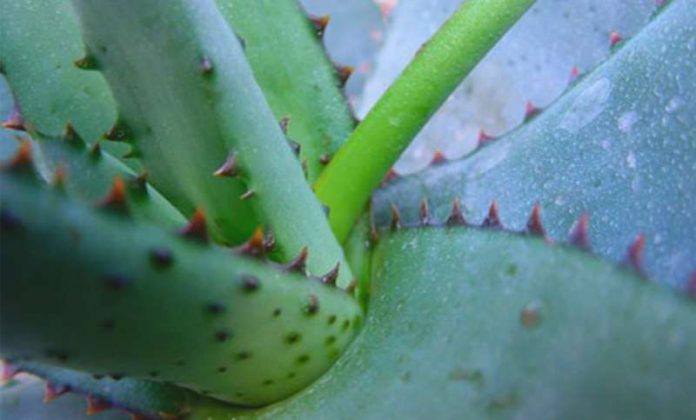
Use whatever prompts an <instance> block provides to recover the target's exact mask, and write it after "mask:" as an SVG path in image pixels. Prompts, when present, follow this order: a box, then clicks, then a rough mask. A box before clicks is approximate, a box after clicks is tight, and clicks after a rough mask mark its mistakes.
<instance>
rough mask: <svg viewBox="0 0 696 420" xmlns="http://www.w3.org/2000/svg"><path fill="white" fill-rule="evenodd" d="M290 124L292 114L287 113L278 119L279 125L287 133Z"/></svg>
mask: <svg viewBox="0 0 696 420" xmlns="http://www.w3.org/2000/svg"><path fill="white" fill-rule="evenodd" d="M288 125H290V115H286V116H284V117H283V118H281V119H280V121H278V126H279V127H280V129H281V130H282V131H283V134H285V135H287V134H288Z"/></svg>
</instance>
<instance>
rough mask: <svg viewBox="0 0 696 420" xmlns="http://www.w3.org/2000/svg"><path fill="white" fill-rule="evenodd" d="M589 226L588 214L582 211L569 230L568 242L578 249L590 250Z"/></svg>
mask: <svg viewBox="0 0 696 420" xmlns="http://www.w3.org/2000/svg"><path fill="white" fill-rule="evenodd" d="M589 227H590V216H588V214H587V213H583V214H582V216H580V218H579V219H578V221H577V222H575V226H573V229H572V230H571V232H570V236H569V237H568V243H569V244H570V245H574V246H576V247H578V248H580V249H584V250H586V251H589V250H590V237H589V233H588V231H589Z"/></svg>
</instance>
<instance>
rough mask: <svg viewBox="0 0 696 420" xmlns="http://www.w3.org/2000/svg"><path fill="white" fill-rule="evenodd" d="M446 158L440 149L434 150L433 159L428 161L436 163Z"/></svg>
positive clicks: (432, 163)
mask: <svg viewBox="0 0 696 420" xmlns="http://www.w3.org/2000/svg"><path fill="white" fill-rule="evenodd" d="M446 160H447V158H446V157H445V154H444V153H442V151H440V150H436V151H435V154H433V159H432V160H431V161H430V164H431V165H438V164H440V163H442V162H445V161H446Z"/></svg>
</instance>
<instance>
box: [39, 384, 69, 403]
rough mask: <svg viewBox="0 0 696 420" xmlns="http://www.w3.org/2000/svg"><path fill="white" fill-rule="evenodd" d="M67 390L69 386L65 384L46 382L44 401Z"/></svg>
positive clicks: (52, 398)
mask: <svg viewBox="0 0 696 420" xmlns="http://www.w3.org/2000/svg"><path fill="white" fill-rule="evenodd" d="M68 391H70V387H69V386H67V385H60V384H55V383H52V382H46V388H45V389H44V402H50V401H53V400H55V399H56V398H58V397H60V396H61V395H63V394H65V393H67V392H68Z"/></svg>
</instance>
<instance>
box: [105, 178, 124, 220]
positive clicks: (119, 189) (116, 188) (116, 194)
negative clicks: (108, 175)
mask: <svg viewBox="0 0 696 420" xmlns="http://www.w3.org/2000/svg"><path fill="white" fill-rule="evenodd" d="M126 201H127V200H126V183H125V182H123V178H121V177H120V176H116V177H114V180H113V182H112V183H111V189H110V190H109V192H108V194H107V195H106V197H104V198H103V199H102V201H101V202H99V207H102V208H105V209H109V210H114V211H117V212H121V213H127V212H128V204H127V202H126Z"/></svg>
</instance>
